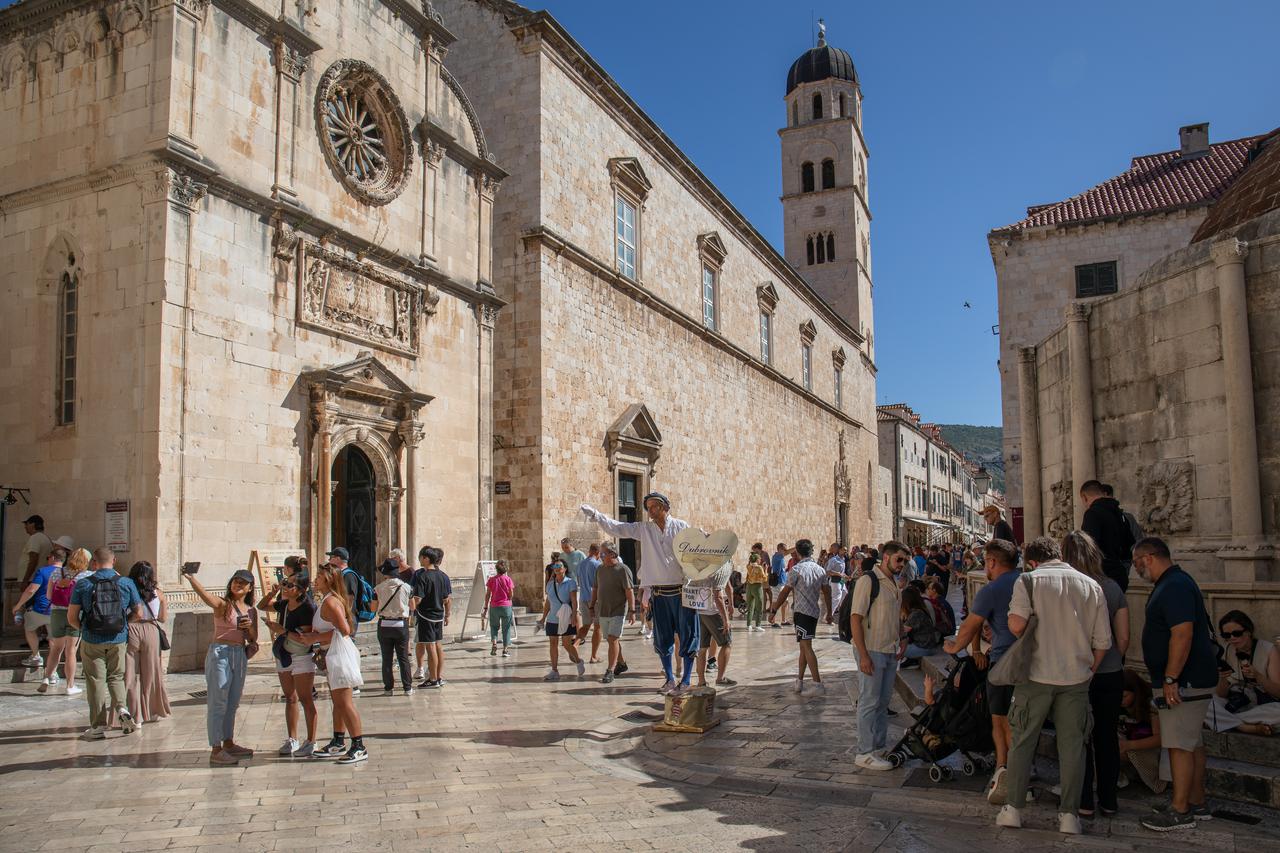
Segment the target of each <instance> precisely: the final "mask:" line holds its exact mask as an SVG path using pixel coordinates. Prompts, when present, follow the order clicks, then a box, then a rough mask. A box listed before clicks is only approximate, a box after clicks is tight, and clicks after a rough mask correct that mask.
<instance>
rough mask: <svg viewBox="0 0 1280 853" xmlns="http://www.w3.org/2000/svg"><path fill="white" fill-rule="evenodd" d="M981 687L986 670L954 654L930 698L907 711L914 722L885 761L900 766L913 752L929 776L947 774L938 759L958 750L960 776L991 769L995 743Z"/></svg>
mask: <svg viewBox="0 0 1280 853" xmlns="http://www.w3.org/2000/svg"><path fill="white" fill-rule="evenodd" d="M986 687H987V673H986V671H984V670H980V669H978V666H977V664H976V663H974V661H973V658H971V657H964V658H957V659H956V663H955V665H954V666H952V667H951V671H950V672H948V673H947V677H946V679H945V680H944V681H943V682H942V683H941V684H940V685H938V686H937V688H936V689H935V692H934V697H933V704H931V705H926V706H925V707H924V709H923V710H921V711H920V712H919V713H918V714H913V716H914V717H915V720H916V722H915V723H914V724H913V725H912V726H911V727H910V728H909V729H907V731H906V733H905V734H903V736H902V740H900V741H898V743H897V745H896V746H894V748H893V749H891V750H890V751H889V753H888V755H887V758H888V760H889V762H890V763H891V764H893V766H894V767H901V766H902V765H903V764H904V763H905V762H906V761H907V760H908V759H911V758H918V759H920V760H921V761H924V762H926V763H927V764H928V765H929V778H930V779H931V780H932V781H934V782H941V781H942V780H944V779H947V780H950V779H951V777H952V770H951V768H950V767H946V766H943V765H941V764H939V763H938V762H939V761H941V760H942V759H944V758H946V757H947V756H949V755H951V754H952V753H955V752H959V753H960V754H961V755H962V756H964V761H963V763H961V765H960V769H961V772H963V773H964V775H966V776H972V775H974V774H975V773H977V772H979V771H980V770H981V771H982V772H984V773H985V772H987V771H989V770H991V769H993V768H994V767H995V761H994V759H992V758H991V757H990V754H991V752H992V751H993V750H994V749H995V744H994V743H992V740H991V711H990V709H989V708H988V707H987V689H986Z"/></svg>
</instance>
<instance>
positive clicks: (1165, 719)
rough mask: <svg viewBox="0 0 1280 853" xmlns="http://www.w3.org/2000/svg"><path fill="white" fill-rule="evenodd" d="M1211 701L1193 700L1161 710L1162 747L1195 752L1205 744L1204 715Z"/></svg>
mask: <svg viewBox="0 0 1280 853" xmlns="http://www.w3.org/2000/svg"><path fill="white" fill-rule="evenodd" d="M1208 710H1209V700H1208V699H1207V698H1206V699H1191V700H1188V701H1184V702H1180V703H1179V704H1177V705H1175V706H1174V707H1172V708H1161V709H1160V745H1161V746H1163V747H1164V748H1166V749H1185V750H1186V751H1187V752H1194V751H1195V750H1196V749H1198V748H1200V747H1201V746H1202V745H1203V744H1204V734H1203V732H1204V715H1205V714H1206V713H1207V712H1208Z"/></svg>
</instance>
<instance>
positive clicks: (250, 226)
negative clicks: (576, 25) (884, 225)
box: [0, 0, 879, 600]
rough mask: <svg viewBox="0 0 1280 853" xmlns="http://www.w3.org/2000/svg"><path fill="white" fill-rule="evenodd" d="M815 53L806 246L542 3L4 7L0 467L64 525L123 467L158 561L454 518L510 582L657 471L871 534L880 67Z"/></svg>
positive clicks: (372, 540)
mask: <svg viewBox="0 0 1280 853" xmlns="http://www.w3.org/2000/svg"><path fill="white" fill-rule="evenodd" d="M820 48H821V49H822V50H823V51H828V50H833V49H829V48H827V46H826V45H825V44H824V45H821V46H820ZM815 50H819V48H815ZM812 53H813V52H812V51H811V52H810V54H812ZM838 53H841V54H843V52H838ZM810 54H806V57H807V59H806V57H802V60H805V62H804V63H801V62H798V63H797V68H793V74H792V76H793V78H795V82H796V85H795V86H792V82H793V80H789V81H788V91H789V94H790V96H791V97H790V100H788V101H786V102H784V103H785V109H786V110H787V112H788V116H790V112H791V110H792V102H795V103H799V102H800V101H802V100H803V101H804V103H805V105H806V106H809V107H810V108H812V96H813V95H814V94H816V93H817V91H819V90H821V91H823V92H829V93H831V94H829V95H827V97H829V98H834V99H835V100H834V101H832V102H831V103H832V105H831V107H830V109H829V110H826V111H824V112H823V113H822V114H821V116H820V117H819V116H816V115H814V114H813V113H810V115H809V116H808V117H807V118H805V117H802V118H803V119H804V120H803V121H799V122H798V121H797V120H795V119H792V118H790V117H789V118H788V119H787V120H786V121H785V122H784V124H785V125H786V126H787V127H788V128H797V132H796V133H795V134H794V135H796V136H797V138H799V137H800V136H803V137H804V140H803V145H798V144H797V145H790V144H784V159H785V158H789V157H791V156H792V155H795V156H801V157H809V158H810V159H809V160H806V162H816V166H815V168H817V169H818V170H819V173H818V177H817V179H816V183H817V185H816V186H815V187H814V190H813V196H812V198H801V199H800V200H799V201H798V202H784V208H785V209H788V210H798V209H800V207H803V208H804V214H803V217H792V216H789V217H788V226H787V227H788V235H787V246H788V247H789V248H788V249H787V252H786V257H784V256H783V255H782V254H779V253H778V252H777V251H775V250H774V249H773V248H772V247H771V246H770V245H769V244H768V243H767V241H765V239H764V238H763V237H762V236H761V235H760V234H759V233H758V232H757V231H756V230H755V229H754V228H753V227H752V225H751V224H750V223H749V222H747V221H746V220H745V219H744V218H743V216H742V215H741V214H740V213H739V212H738V211H737V210H736V209H735V208H733V206H732V205H731V204H730V203H729V202H728V200H727V199H725V198H724V196H723V195H722V194H721V193H720V192H719V191H718V190H717V189H716V187H715V186H714V185H713V184H711V183H710V181H708V180H707V178H706V177H705V176H704V175H702V173H701V172H699V171H698V169H697V168H696V167H695V166H694V165H693V164H692V163H691V162H690V161H689V160H688V158H687V157H686V156H685V155H684V154H683V153H682V152H681V151H680V150H679V149H678V148H677V147H676V146H675V145H674V143H672V142H671V140H670V139H668V138H667V137H666V136H665V135H664V134H663V133H662V131H661V130H660V129H659V128H658V127H657V126H656V125H655V124H654V123H653V122H652V120H651V119H649V118H648V116H646V115H645V114H644V113H643V111H641V110H640V108H639V107H638V106H637V105H636V104H635V103H634V102H633V101H632V100H631V99H630V98H629V97H628V96H627V94H626V93H625V92H623V91H622V90H621V89H620V88H619V87H618V86H617V84H616V83H614V82H613V81H612V80H611V79H610V78H609V77H608V75H607V74H606V73H605V72H604V71H603V70H602V69H601V68H600V67H599V66H598V65H597V64H596V63H595V62H594V60H592V59H591V57H590V56H588V55H587V54H586V53H585V52H584V51H583V50H582V48H581V47H580V46H579V45H577V43H576V42H575V41H574V40H573V39H572V37H570V36H569V35H568V34H567V33H566V32H565V31H564V30H563V29H562V28H561V27H560V25H559V24H558V23H557V22H556V21H555V20H554V19H553V18H551V17H550V16H549V15H547V14H545V13H536V12H530V11H528V10H526V9H523V8H522V7H519V6H516V5H515V4H510V3H505V2H497V0H484V2H480V1H479V0H450V2H447V3H438V4H435V5H434V6H432V4H429V3H428V4H419V3H417V2H410V0H337V2H333V3H329V4H294V3H283V4H275V3H267V2H265V0H25V1H24V2H22V3H20V4H18V5H16V6H14V7H12V8H10V9H7V10H5V11H3V12H0V110H2V115H3V118H2V119H0V264H2V265H0V298H2V299H3V300H4V304H6V305H7V306H11V314H10V316H11V318H12V320H11V324H10V329H9V332H10V336H9V338H8V340H7V346H6V347H5V358H4V360H3V361H0V389H3V394H4V399H5V405H4V406H3V408H2V409H0V412H2V413H3V414H0V418H3V424H4V427H3V428H4V434H5V437H6V440H5V442H4V443H3V447H0V470H3V471H4V473H5V477H6V480H12V481H14V482H16V483H18V484H19V485H30V486H31V487H32V488H33V497H34V499H35V502H36V506H35V507H34V508H35V510H36V511H38V512H40V513H41V514H42V515H43V516H44V517H45V518H46V519H47V522H48V526H49V530H50V532H51V534H52V535H62V534H69V535H71V536H73V537H74V538H75V539H76V540H77V542H83V543H88V544H97V543H99V542H100V541H101V539H102V513H103V502H104V501H115V500H127V501H129V505H130V511H131V527H130V531H129V542H128V546H127V550H124V549H122V552H121V554H120V557H121V560H122V561H123V562H130V561H132V560H135V559H150V560H153V561H154V562H156V564H157V566H158V567H159V568H160V571H161V577H162V580H164V581H167V582H169V583H173V581H174V578H175V574H176V569H177V566H178V565H180V563H181V562H183V561H186V560H200V561H202V562H205V563H206V564H207V565H208V567H209V568H208V572H209V578H210V580H211V581H214V582H216V581H217V580H218V579H220V578H223V577H225V576H226V575H227V574H228V573H229V572H230V571H232V570H233V569H235V568H238V567H241V566H243V565H244V563H245V561H246V559H247V556H248V552H249V550H250V549H251V548H258V547H268V548H281V547H290V548H302V549H306V550H307V551H309V552H310V553H311V554H312V557H313V559H317V558H320V555H321V554H322V553H323V551H325V550H327V549H328V547H329V546H330V545H335V544H344V545H346V546H347V547H349V548H350V549H351V550H352V551H353V555H354V556H355V557H356V563H357V565H358V566H359V567H360V568H362V569H364V570H366V571H369V570H371V569H372V567H373V565H374V564H375V561H376V560H379V559H381V557H382V556H383V552H385V551H386V550H387V549H389V548H391V547H393V546H408V547H410V548H413V549H416V547H417V546H419V545H421V544H423V543H424V542H432V543H435V544H439V545H441V546H442V547H443V548H444V549H445V551H446V553H447V554H448V555H449V560H450V564H449V565H450V568H451V570H452V573H453V574H454V575H455V576H458V577H465V576H467V575H469V573H470V567H471V565H473V562H474V560H476V559H478V558H488V557H491V556H495V557H505V558H507V559H509V560H510V561H511V562H512V565H513V569H514V571H515V575H516V579H517V583H518V584H520V587H521V591H522V592H523V595H522V597H523V598H525V599H526V600H528V599H531V598H536V597H537V593H536V592H534V591H535V590H537V589H538V588H539V587H540V576H541V566H542V564H543V563H544V562H545V557H546V552H547V551H549V550H551V549H552V548H554V547H555V546H556V543H557V542H558V541H559V539H560V537H561V536H564V535H578V536H580V537H582V538H585V537H587V536H588V535H594V534H595V531H593V530H592V529H591V528H589V527H587V526H585V525H584V524H583V523H582V520H581V515H580V514H579V513H578V512H577V508H578V505H579V504H581V503H583V502H588V503H594V504H595V505H597V506H599V507H602V508H606V509H607V510H609V511H610V512H612V513H615V514H621V515H628V514H637V515H638V513H639V507H638V506H637V504H638V502H639V498H640V497H642V496H643V495H644V493H645V492H646V491H648V490H650V489H660V490H662V491H664V492H666V493H668V494H669V495H670V496H671V497H672V499H673V503H674V504H675V508H676V512H677V514H679V515H681V516H684V517H686V518H688V519H689V520H690V521H691V522H695V523H697V524H699V525H701V526H704V527H706V528H708V529H711V528H714V527H722V526H723V527H730V528H732V529H734V530H736V531H738V533H739V534H740V536H741V537H743V538H744V539H748V540H750V539H754V538H765V539H774V538H777V539H786V540H789V541H790V540H793V539H795V538H798V537H800V536H806V535H807V536H811V537H813V538H814V539H815V540H826V541H830V540H833V539H836V538H838V537H839V538H844V539H846V540H847V541H851V542H860V541H869V540H871V539H873V538H875V537H874V524H875V522H874V518H873V516H874V514H875V506H874V505H875V503H876V495H877V494H878V490H877V487H876V481H877V477H878V476H879V472H878V470H877V469H878V465H877V451H876V433H875V411H874V381H875V365H874V361H873V357H874V355H873V350H872V328H871V283H870V273H869V261H868V254H869V243H868V238H867V227H868V225H867V223H868V221H869V209H868V207H867V202H866V171H865V170H866V157H867V152H866V149H865V145H864V144H863V143H862V142H861V139H862V137H861V91H860V88H859V84H858V81H857V78H856V74H855V73H854V72H853V68H852V62H851V61H847V63H844V62H840V61H835V62H832V61H830V60H831V55H828V54H826V53H822V54H820V55H816V56H811V55H810ZM843 57H844V60H848V55H847V54H843ZM835 58H836V59H837V60H838V59H839V57H838V56H837V57H835ZM824 62H825V63H826V64H825V65H824V64H823V63H824ZM846 66H847V68H846ZM797 69H799V70H797ZM824 75H825V76H824ZM841 95H843V96H844V97H845V98H847V101H846V104H847V106H846V108H845V111H843V112H841V111H838V109H837V107H836V106H835V104H838V102H839V98H840V96H841ZM800 124H803V125H805V127H803V128H800V127H799V125H800ZM824 139H825V140H826V141H825V142H824V141H823V140H824ZM801 148H805V149H806V151H801V150H800V149H801ZM807 149H813V151H816V152H817V153H812V152H809V151H807ZM818 149H822V150H821V151H818ZM819 154H821V155H822V156H821V157H819V156H818V155H819ZM812 158H817V160H816V161H813V160H812ZM823 160H830V161H832V163H831V166H830V168H831V169H832V170H833V174H832V184H831V185H828V184H826V183H824V182H823V175H822V172H821V170H822V169H824V168H826V167H824V166H823V165H822V161H823ZM800 165H801V166H803V164H800ZM795 167H796V164H793V163H790V162H789V160H788V161H787V162H785V163H784V168H785V169H787V170H788V172H791V171H796V168H795ZM795 180H799V179H798V178H795V177H794V176H792V177H788V178H787V179H786V180H785V181H784V183H785V184H787V185H788V186H789V185H790V183H791V182H793V181H795ZM499 185H500V186H499ZM797 193H798V195H799V196H805V195H806V192H805V190H804V189H803V187H801V188H800V189H799V190H797ZM820 197H821V198H820ZM818 201H820V202H821V203H820V204H815V202H818ZM815 206H816V207H822V208H824V211H823V212H822V214H821V215H820V214H818V213H817V212H816V211H815V210H814V208H815ZM824 217H825V219H824ZM801 218H803V219H805V222H804V223H800V222H799V220H800V219H801ZM817 219H823V221H824V225H823V229H824V235H829V236H830V237H831V239H832V241H834V242H833V244H832V245H835V246H836V247H837V248H836V251H835V252H834V253H830V252H827V253H825V254H826V255H832V254H833V255H834V258H838V259H839V262H838V265H835V264H831V262H827V264H828V265H827V266H826V268H825V269H823V270H820V271H819V270H808V269H806V267H807V266H808V265H807V264H806V263H804V262H803V261H804V257H803V254H801V255H799V256H797V257H793V256H792V255H793V251H792V249H791V248H790V247H791V246H792V244H793V242H794V241H793V237H794V234H793V233H792V231H793V229H795V228H804V229H808V230H814V231H815V233H816V226H814V224H813V223H814V221H816V220H817ZM795 223H799V224H795ZM798 245H801V246H803V245H804V240H803V238H802V239H801V242H800V243H799V244H798ZM845 247H848V251H847V252H846V251H845ZM855 247H856V248H855ZM826 248H828V246H827V245H826V244H825V243H824V250H825V249H826ZM801 251H803V250H801ZM789 261H790V262H789ZM842 282H843V283H842ZM12 540H13V537H10V538H9V551H10V553H9V556H10V557H12V556H15V555H14V548H16V546H13V543H12ZM631 556H632V557H633V558H634V557H635V555H634V554H633V555H631Z"/></svg>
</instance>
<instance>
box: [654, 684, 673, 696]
mask: <svg viewBox="0 0 1280 853" xmlns="http://www.w3.org/2000/svg"><path fill="white" fill-rule="evenodd" d="M675 692H676V683H675V682H674V681H664V682H662V686H661V687H659V688H658V693H660V694H661V695H663V696H670V695H671V694H672V693H675Z"/></svg>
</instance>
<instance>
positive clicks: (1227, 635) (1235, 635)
mask: <svg viewBox="0 0 1280 853" xmlns="http://www.w3.org/2000/svg"><path fill="white" fill-rule="evenodd" d="M1243 636H1244V631H1243V630H1240V631H1223V632H1222V639H1224V640H1238V639H1240V638H1241V637H1243Z"/></svg>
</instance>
